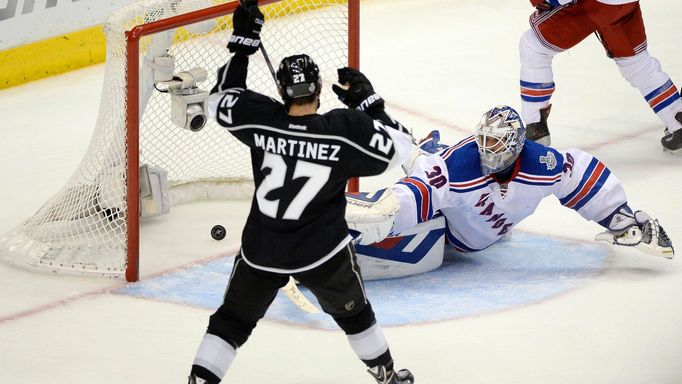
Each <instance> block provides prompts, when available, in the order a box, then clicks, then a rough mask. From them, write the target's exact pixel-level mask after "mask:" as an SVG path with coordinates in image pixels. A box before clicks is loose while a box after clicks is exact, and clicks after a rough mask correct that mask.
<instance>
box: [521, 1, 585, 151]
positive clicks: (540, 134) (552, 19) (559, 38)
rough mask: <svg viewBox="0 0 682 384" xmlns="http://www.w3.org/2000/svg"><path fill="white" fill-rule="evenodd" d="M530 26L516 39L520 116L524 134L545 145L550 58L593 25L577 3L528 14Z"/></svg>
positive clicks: (552, 86) (551, 87) (551, 77)
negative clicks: (519, 82)
mask: <svg viewBox="0 0 682 384" xmlns="http://www.w3.org/2000/svg"><path fill="white" fill-rule="evenodd" d="M530 26H531V29H529V30H528V31H526V32H525V33H524V34H523V35H522V36H521V40H520V42H519V54H520V58H521V84H520V85H521V117H522V119H523V121H524V122H525V123H526V128H527V131H526V137H527V138H528V139H530V140H534V141H538V142H540V143H542V144H545V145H549V144H550V138H549V129H548V127H547V116H548V115H549V108H550V99H551V97H552V94H553V93H554V89H555V84H554V74H553V72H552V60H553V59H554V56H555V55H556V54H557V53H560V52H563V51H565V50H566V49H568V48H571V47H573V46H575V45H576V44H578V43H579V42H581V41H582V40H584V39H585V38H586V37H587V36H589V35H590V34H591V33H592V32H594V31H595V29H596V25H594V23H592V22H591V21H590V19H589V18H587V15H586V14H585V11H584V9H583V8H582V2H579V3H577V4H572V3H569V4H568V5H565V6H560V7H555V8H552V9H551V10H549V11H544V12H539V11H536V12H535V13H533V15H531V17H530Z"/></svg>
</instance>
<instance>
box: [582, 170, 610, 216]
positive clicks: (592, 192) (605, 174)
mask: <svg viewBox="0 0 682 384" xmlns="http://www.w3.org/2000/svg"><path fill="white" fill-rule="evenodd" d="M609 175H611V171H609V169H608V168H606V167H604V172H602V174H601V176H600V177H599V179H598V180H597V182H596V183H595V184H594V186H592V189H590V192H588V193H587V195H586V196H585V197H583V198H582V199H580V201H578V202H577V203H576V204H575V205H574V206H573V209H574V210H576V211H577V210H579V209H580V208H582V207H583V206H584V205H585V204H587V203H588V202H589V201H590V200H592V198H593V197H594V195H596V194H597V193H598V192H599V190H600V189H601V188H602V187H603V186H604V183H606V179H608V178H609Z"/></svg>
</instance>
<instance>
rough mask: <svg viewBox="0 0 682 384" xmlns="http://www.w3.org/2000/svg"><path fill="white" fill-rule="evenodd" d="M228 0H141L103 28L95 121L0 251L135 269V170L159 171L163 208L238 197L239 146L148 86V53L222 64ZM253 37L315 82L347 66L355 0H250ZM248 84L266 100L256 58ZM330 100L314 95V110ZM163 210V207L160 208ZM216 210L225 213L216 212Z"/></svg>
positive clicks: (247, 188) (78, 265)
mask: <svg viewBox="0 0 682 384" xmlns="http://www.w3.org/2000/svg"><path fill="white" fill-rule="evenodd" d="M237 5H238V2H236V1H225V0H142V1H136V2H134V3H132V4H130V5H129V6H126V7H124V8H123V9H121V10H119V11H117V12H115V13H114V14H112V15H111V16H110V17H109V19H108V20H107V22H106V24H105V33H106V38H107V60H106V69H105V78H104V85H103V89H102V97H101V102H100V110H99V115H98V119H97V125H96V127H95V129H94V133H93V137H92V140H91V142H90V146H89V149H88V151H87V153H86V154H85V156H84V158H83V161H82V162H81V165H80V166H79V168H78V169H77V170H76V172H75V173H74V174H73V176H72V177H71V179H70V180H69V181H68V182H67V183H66V185H65V186H64V187H63V188H62V189H61V190H60V191H59V192H58V193H57V194H56V195H55V196H54V197H52V198H51V199H50V200H49V201H47V202H46V203H45V204H44V205H43V206H42V207H41V208H40V209H39V210H38V211H37V212H36V213H35V214H34V215H33V216H32V217H30V218H28V219H27V220H25V221H24V222H23V223H21V224H19V225H18V226H17V227H16V228H15V229H14V230H12V231H11V232H9V233H7V234H5V235H4V236H3V237H2V238H0V254H2V256H3V258H5V259H7V260H11V261H14V262H17V263H20V264H23V265H30V266H34V267H39V268H44V269H47V270H50V271H56V272H60V271H62V272H76V273H84V274H98V275H103V276H109V277H120V276H125V277H126V279H127V280H128V281H137V280H138V276H139V258H140V255H139V249H140V248H139V241H140V239H139V226H140V210H141V209H140V201H141V200H140V189H141V186H140V173H141V172H140V166H142V165H150V166H154V167H159V168H162V169H163V170H165V171H166V172H167V173H168V185H169V187H170V188H169V190H170V201H171V203H172V205H174V204H181V203H186V202H190V201H195V200H202V199H212V198H222V199H234V198H240V197H241V198H245V197H249V196H250V194H251V193H252V185H251V184H252V181H251V179H252V175H251V162H250V158H249V152H248V149H247V147H246V146H244V145H242V144H241V143H239V142H238V141H237V140H236V139H234V138H233V137H232V136H231V135H230V134H229V133H228V132H226V131H225V130H223V129H221V128H220V127H219V126H218V125H217V123H215V122H214V121H208V123H207V125H206V127H204V128H203V129H202V130H201V131H199V132H192V131H190V130H185V129H182V128H179V127H177V126H175V125H173V123H172V122H171V100H170V96H169V95H168V94H163V93H160V92H158V91H156V90H155V89H154V82H153V70H152V69H151V66H150V65H149V63H150V62H153V59H154V57H155V56H159V55H162V54H164V53H166V52H168V53H169V54H170V55H172V56H173V57H174V58H175V71H176V72H179V71H184V70H189V69H191V68H195V67H202V68H204V69H206V70H207V71H208V75H209V76H208V79H207V80H206V81H205V82H203V83H201V84H200V87H201V88H203V89H206V90H210V88H211V87H212V86H213V84H215V81H216V79H215V74H216V71H217V69H218V67H220V66H221V65H223V64H224V63H225V62H227V60H229V57H230V54H229V52H228V51H227V49H226V48H225V46H226V43H227V40H228V37H229V36H230V34H231V32H232V26H231V23H232V17H231V14H232V12H233V10H234V9H235V8H236V6H237ZM260 6H261V11H262V12H263V14H264V15H265V18H266V24H265V27H264V28H263V32H262V41H263V43H264V46H265V47H266V49H267V51H268V54H269V56H270V58H271V59H272V61H273V62H274V63H273V65H277V64H278V63H279V60H281V59H282V58H283V57H285V56H289V55H292V54H296V53H307V54H309V55H311V56H312V57H313V58H314V59H315V61H316V62H317V64H318V65H319V66H320V71H321V74H322V76H323V82H324V83H325V84H326V86H328V85H329V84H330V83H332V82H334V81H335V76H336V68H339V67H342V66H345V65H351V66H354V67H357V66H358V64H359V63H358V13H359V0H261V1H260ZM248 85H249V88H251V89H254V90H257V91H259V92H261V93H264V94H266V95H269V96H272V97H274V98H278V95H277V91H276V87H275V84H274V80H273V78H272V75H271V73H270V71H269V69H268V67H267V64H266V63H265V61H264V59H263V56H262V55H261V54H260V53H256V54H255V55H253V56H252V59H251V61H250V66H249V77H248ZM334 107H341V105H340V104H339V102H338V100H336V98H335V97H334V94H333V92H323V94H322V100H321V110H322V111H326V110H328V109H331V108H334ZM170 214H171V215H172V212H171V213H170ZM226 214H228V213H226Z"/></svg>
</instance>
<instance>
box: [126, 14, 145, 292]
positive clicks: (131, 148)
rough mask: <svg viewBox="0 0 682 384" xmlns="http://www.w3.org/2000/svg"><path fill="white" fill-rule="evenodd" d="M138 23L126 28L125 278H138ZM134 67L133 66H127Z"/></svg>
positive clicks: (130, 279) (136, 279) (132, 279)
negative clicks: (127, 29) (128, 29)
mask: <svg viewBox="0 0 682 384" xmlns="http://www.w3.org/2000/svg"><path fill="white" fill-rule="evenodd" d="M140 37H142V35H141V33H140V27H135V28H133V29H132V30H131V31H128V32H126V51H127V52H126V56H127V57H126V60H127V69H126V102H127V104H128V108H126V162H127V169H126V195H127V196H128V198H127V199H126V208H127V213H126V225H127V227H126V231H127V239H126V240H127V243H126V280H127V281H129V282H135V281H138V280H139V279H140V231H139V226H140V202H139V196H140V192H139V191H140V186H139V184H140V175H139V173H140V156H139V147H140V105H139V95H140V93H139V86H140V80H139V73H138V70H137V69H138V68H139V66H140V50H139V46H140ZM131 68H135V70H134V71H133V70H131Z"/></svg>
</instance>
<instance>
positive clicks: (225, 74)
mask: <svg viewBox="0 0 682 384" xmlns="http://www.w3.org/2000/svg"><path fill="white" fill-rule="evenodd" d="M233 22H234V24H233V25H234V32H233V35H232V37H231V38H230V42H229V44H228V48H229V49H230V51H231V52H234V55H233V57H232V59H231V60H230V61H229V62H228V63H227V64H226V65H225V66H223V67H221V68H220V69H219V73H218V83H217V84H216V86H215V87H214V88H213V90H212V92H211V97H210V99H209V109H210V112H211V113H212V114H213V115H215V118H216V119H217V121H218V123H219V124H220V125H221V126H222V127H224V128H225V129H226V130H227V131H229V132H230V133H231V134H232V135H234V136H235V137H236V138H238V139H239V140H240V141H241V142H243V143H244V144H246V145H248V146H249V147H250V148H251V163H252V166H253V176H254V182H255V187H256V190H255V193H254V196H253V201H252V204H251V211H250V213H249V217H248V219H247V222H246V224H245V227H244V231H243V235H242V248H241V251H240V254H239V255H237V256H236V258H235V262H234V269H233V272H232V276H231V277H230V281H229V283H228V286H227V290H226V292H225V297H224V301H223V304H222V305H221V306H220V308H218V310H217V311H216V312H215V313H214V314H213V315H212V316H211V317H210V320H209V324H208V329H207V331H206V334H205V335H204V338H203V340H202V342H201V344H200V346H199V349H198V351H197V354H196V357H195V359H194V364H193V365H192V371H191V375H190V378H189V382H190V383H211V384H213V383H218V382H220V381H221V380H222V378H223V376H224V375H225V374H226V372H227V370H228V368H229V366H230V364H231V363H232V361H233V359H234V358H235V356H236V353H237V349H238V348H239V347H240V346H242V345H243V344H244V343H245V342H246V341H247V339H248V338H249V336H250V335H251V332H252V330H253V329H254V328H255V326H256V323H257V322H258V321H259V320H260V319H261V318H262V317H263V316H264V314H265V312H266V310H267V308H268V307H269V306H270V304H271V303H272V301H273V300H274V298H275V295H276V294H277V291H278V290H279V289H280V288H281V287H283V286H285V285H286V283H287V282H288V280H289V277H290V276H293V277H294V278H295V279H296V280H297V281H299V282H300V283H301V284H303V285H304V286H306V287H307V288H308V289H310V290H311V291H312V292H313V294H315V297H316V298H317V300H318V301H319V303H320V305H321V307H322V309H323V310H324V312H326V313H328V314H329V315H331V316H332V317H333V318H334V320H335V321H336V323H337V324H338V325H339V327H341V329H343V331H344V332H345V333H346V335H347V337H348V341H349V343H350V345H351V347H352V349H353V350H354V351H355V353H356V354H357V355H358V357H359V358H360V359H361V360H362V361H363V362H364V363H365V364H366V365H367V366H368V367H369V369H368V371H369V373H370V374H371V375H372V376H373V377H374V379H375V380H376V381H377V382H378V383H390V384H400V383H403V384H412V383H413V382H414V377H413V375H412V374H411V373H410V372H409V371H408V370H400V371H395V370H394V369H393V359H392V357H391V353H390V351H389V348H388V344H387V342H386V339H385V338H384V335H383V332H382V330H381V328H380V327H379V325H378V324H377V323H376V319H375V316H374V312H373V310H372V307H371V305H370V303H369V301H368V299H367V297H366V296H365V290H364V286H363V281H362V278H361V275H360V269H359V267H358V265H357V262H356V256H355V250H354V248H353V244H352V243H351V237H350V236H349V234H348V227H347V224H346V222H345V219H344V212H345V207H346V199H345V195H344V190H345V186H346V183H347V182H348V180H349V179H350V178H352V177H359V176H370V175H377V174H380V173H382V172H383V171H385V170H386V169H388V168H389V167H391V166H392V165H394V164H400V163H401V162H402V160H405V159H407V157H408V156H409V153H410V151H411V150H412V149H413V148H414V147H413V143H412V137H411V136H410V135H409V133H407V131H406V130H405V129H404V128H403V127H402V126H401V125H400V124H399V123H397V122H395V121H394V120H392V119H391V118H390V117H389V116H388V115H387V114H386V112H385V111H384V101H383V100H382V99H381V97H379V96H378V95H376V94H375V93H374V90H373V88H372V85H371V84H370V82H369V81H368V80H367V78H366V77H365V76H364V75H363V74H362V73H360V72H358V71H356V70H353V69H350V68H342V69H340V70H339V82H340V83H341V84H346V85H348V86H349V88H348V89H347V90H346V89H343V88H341V87H338V86H336V87H334V92H335V93H336V94H337V95H338V96H339V98H340V99H341V101H342V102H344V103H345V104H346V105H347V106H349V107H350V108H349V109H336V110H332V111H330V112H327V113H325V114H317V109H318V107H319V95H320V91H321V84H322V83H321V81H320V77H319V69H318V67H317V65H316V64H315V63H314V62H313V60H312V59H311V58H310V57H308V56H306V55H296V56H290V57H287V58H285V59H284V60H282V62H281V64H280V65H279V69H278V71H277V82H278V89H279V92H280V94H281V96H282V99H283V101H284V104H282V103H280V102H278V101H276V100H273V99H272V98H270V97H267V96H264V95H262V94H259V93H256V92H253V91H251V90H249V89H248V88H247V84H246V77H247V69H248V62H249V57H248V56H249V55H250V54H253V53H255V52H256V51H257V49H258V44H259V43H260V41H259V38H260V37H259V36H260V29H261V27H262V25H263V15H262V14H261V13H260V11H259V10H258V7H257V6H256V5H250V6H243V5H240V6H239V7H238V8H237V9H236V11H235V13H234V16H233Z"/></svg>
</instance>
